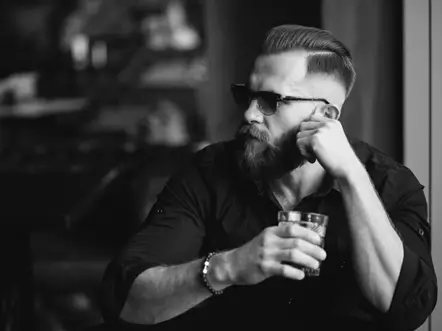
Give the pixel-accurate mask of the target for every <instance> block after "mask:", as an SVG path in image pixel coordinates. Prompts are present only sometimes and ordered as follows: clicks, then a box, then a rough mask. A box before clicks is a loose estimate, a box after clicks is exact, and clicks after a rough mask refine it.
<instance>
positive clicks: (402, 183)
mask: <svg viewBox="0 0 442 331" xmlns="http://www.w3.org/2000/svg"><path fill="white" fill-rule="evenodd" d="M386 190H388V191H389V192H386V194H387V195H388V194H390V195H391V196H392V195H393V192H394V193H395V195H396V197H398V199H397V200H396V201H395V203H394V204H393V205H392V206H390V208H389V209H390V210H389V215H390V217H391V220H392V222H393V223H394V226H395V228H396V231H397V232H398V234H399V235H400V237H401V239H402V242H403V246H404V258H403V262H402V268H401V272H400V275H399V279H398V282H397V285H396V290H395V293H394V296H393V300H392V303H391V306H390V309H389V311H388V312H387V313H386V314H385V315H384V316H383V324H384V327H385V329H388V330H415V329H416V328H418V327H419V326H420V325H421V324H423V323H424V322H425V320H426V319H427V317H428V316H429V315H430V314H431V312H432V311H433V309H434V307H435V305H436V301H437V279H436V274H435V271H434V266H433V261H432V257H431V231H430V224H429V222H428V221H427V202H426V199H425V195H424V193H423V186H422V185H420V184H419V182H418V181H417V179H416V178H415V177H414V175H413V174H412V173H411V171H409V170H408V169H406V168H404V169H401V170H399V171H398V172H397V173H396V174H395V175H394V176H393V177H392V178H390V179H389V180H388V183H387V188H386Z"/></svg>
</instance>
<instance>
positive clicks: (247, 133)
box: [237, 124, 270, 143]
mask: <svg viewBox="0 0 442 331" xmlns="http://www.w3.org/2000/svg"><path fill="white" fill-rule="evenodd" d="M237 137H252V138H255V139H257V140H259V141H262V142H264V143H269V141H270V135H269V133H268V132H266V131H263V130H260V129H258V128H257V127H256V126H253V125H248V124H246V125H242V126H241V127H240V128H239V130H238V134H237Z"/></svg>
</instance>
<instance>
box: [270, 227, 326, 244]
mask: <svg viewBox="0 0 442 331" xmlns="http://www.w3.org/2000/svg"><path fill="white" fill-rule="evenodd" d="M275 234H276V235H277V236H278V237H280V238H298V239H304V240H306V241H308V242H311V243H312V244H315V245H320V244H321V240H322V239H321V236H320V235H319V234H317V233H316V232H315V231H313V230H312V229H309V228H305V227H302V226H300V225H298V224H296V223H291V222H287V223H285V224H284V223H283V224H280V225H279V226H278V227H277V228H276V229H275Z"/></svg>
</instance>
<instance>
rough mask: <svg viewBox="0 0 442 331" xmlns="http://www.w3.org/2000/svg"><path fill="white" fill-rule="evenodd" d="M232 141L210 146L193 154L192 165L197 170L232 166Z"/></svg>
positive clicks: (233, 156) (233, 153) (233, 154)
mask: <svg viewBox="0 0 442 331" xmlns="http://www.w3.org/2000/svg"><path fill="white" fill-rule="evenodd" d="M234 160H235V149H234V141H222V142H217V143H213V144H210V145H208V146H206V147H204V148H203V149H201V150H200V151H198V152H197V153H196V154H195V157H194V158H193V164H194V165H195V166H197V167H198V168H211V169H212V170H213V169H214V168H216V169H218V168H225V167H231V166H233V165H234V163H235V162H234Z"/></svg>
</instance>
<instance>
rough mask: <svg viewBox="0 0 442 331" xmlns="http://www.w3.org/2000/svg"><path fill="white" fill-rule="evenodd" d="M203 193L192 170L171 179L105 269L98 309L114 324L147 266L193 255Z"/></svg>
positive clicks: (200, 231) (199, 240)
mask: <svg viewBox="0 0 442 331" xmlns="http://www.w3.org/2000/svg"><path fill="white" fill-rule="evenodd" d="M207 199H208V193H207V192H206V189H205V186H204V183H203V181H202V180H201V177H200V176H199V174H198V171H197V168H196V167H190V168H189V169H187V170H185V171H183V172H182V173H180V174H177V175H176V176H174V177H172V179H171V180H170V181H169V182H168V183H167V184H166V186H165V188H164V189H163V191H162V192H161V194H160V195H159V196H158V200H157V202H156V204H155V205H154V206H153V207H152V209H151V211H150V213H149V215H148V217H147V219H146V220H145V222H144V223H143V224H142V226H141V228H140V229H139V231H138V232H137V233H136V234H135V235H134V236H133V237H132V238H131V239H130V241H129V242H128V243H127V245H126V246H125V247H124V249H123V250H122V251H121V252H120V254H119V255H118V256H117V258H115V259H114V260H113V261H112V262H111V263H110V264H109V266H108V268H107V270H106V272H105V275H104V277H103V280H102V284H101V307H102V313H103V317H104V319H105V320H107V321H111V322H116V321H117V320H118V319H119V315H120V313H121V310H122V309H123V306H124V304H125V301H126V298H127V295H128V293H129V290H130V288H131V286H132V283H133V282H134V280H135V279H136V278H137V277H138V275H139V274H140V273H142V272H143V271H145V270H146V269H148V268H151V267H155V266H159V265H176V264H180V263H185V262H189V261H191V260H193V259H196V258H198V257H199V254H200V251H201V247H202V245H203V240H204V236H205V226H204V223H203V221H202V220H203V219H204V218H205V215H204V214H205V212H206V211H207V206H206V203H208V201H207Z"/></svg>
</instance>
